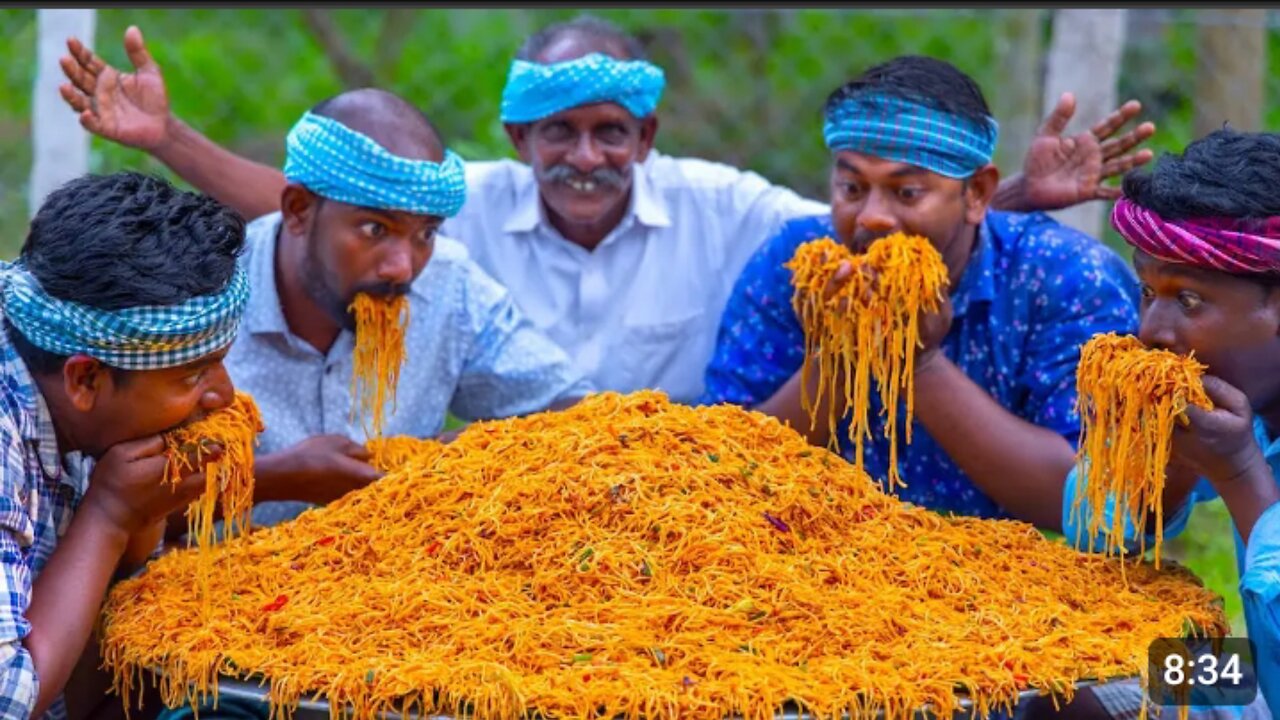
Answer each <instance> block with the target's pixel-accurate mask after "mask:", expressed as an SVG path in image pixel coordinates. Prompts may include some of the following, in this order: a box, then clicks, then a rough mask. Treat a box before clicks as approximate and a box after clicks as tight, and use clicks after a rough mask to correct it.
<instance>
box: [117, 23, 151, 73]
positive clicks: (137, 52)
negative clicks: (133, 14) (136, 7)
mask: <svg viewBox="0 0 1280 720" xmlns="http://www.w3.org/2000/svg"><path fill="white" fill-rule="evenodd" d="M124 51H125V54H126V55H128V56H129V62H131V63H133V67H134V68H135V69H137V70H158V69H159V66H158V65H156V61H155V60H154V59H152V57H151V53H149V52H147V45H146V43H144V42H143V41H142V31H141V30H139V29H138V26H137V25H130V26H129V29H128V30H125V31H124Z"/></svg>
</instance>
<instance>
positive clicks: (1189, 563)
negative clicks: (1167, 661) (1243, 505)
mask: <svg viewBox="0 0 1280 720" xmlns="http://www.w3.org/2000/svg"><path fill="white" fill-rule="evenodd" d="M1166 554H1167V555H1168V557H1170V558H1172V559H1174V560H1177V561H1179V562H1181V563H1182V564H1183V565H1185V566H1186V567H1187V568H1189V569H1190V570H1191V571H1192V572H1194V573H1195V574H1196V575H1198V576H1200V579H1201V580H1203V581H1204V584H1205V586H1206V587H1208V588H1209V589H1211V590H1213V591H1214V592H1216V593H1218V594H1219V595H1221V596H1222V598H1223V600H1224V601H1225V603H1226V605H1225V608H1224V610H1225V612H1226V614H1227V619H1228V620H1230V622H1231V627H1232V632H1233V634H1235V635H1239V636H1244V635H1245V634H1246V631H1245V624H1244V610H1243V607H1242V605H1241V602H1240V591H1239V582H1240V575H1239V573H1238V572H1237V571H1236V546H1235V534H1234V531H1233V529H1232V524H1231V515H1230V514H1229V513H1228V512H1227V507H1226V505H1224V504H1223V503H1222V501H1221V500H1215V501H1213V502H1211V503H1202V504H1200V505H1198V506H1197V507H1196V509H1195V510H1194V511H1193V512H1192V514H1191V520H1190V521H1189V522H1188V523H1187V529H1186V531H1184V532H1183V533H1182V535H1180V536H1179V537H1177V538H1175V539H1173V540H1171V541H1170V542H1169V543H1168V548H1167V550H1166Z"/></svg>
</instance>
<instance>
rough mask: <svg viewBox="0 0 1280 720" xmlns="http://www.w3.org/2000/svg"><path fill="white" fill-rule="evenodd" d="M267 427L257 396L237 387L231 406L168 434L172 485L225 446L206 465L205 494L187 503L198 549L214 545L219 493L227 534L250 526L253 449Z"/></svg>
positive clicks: (168, 469)
mask: <svg viewBox="0 0 1280 720" xmlns="http://www.w3.org/2000/svg"><path fill="white" fill-rule="evenodd" d="M263 429H264V426H263V424H262V415H261V414H260V413H259V412H258V405H257V404H256V403H254V401H253V397H252V396H250V395H249V394H248V393H245V392H239V391H237V392H236V395H235V399H234V400H232V402H231V404H230V405H228V406H227V407H225V408H223V409H221V410H218V411H217V412H213V413H210V414H209V415H208V416H207V417H205V418H203V419H202V420H199V421H198V422H194V423H191V424H190V425H185V426H183V427H180V428H178V429H176V430H174V431H172V432H170V433H166V435H165V452H166V453H167V454H168V465H167V466H166V467H165V475H166V477H167V479H168V481H169V482H170V483H171V484H173V485H177V484H178V483H179V482H181V481H182V476H183V475H185V474H187V473H190V472H191V471H192V470H193V469H195V468H196V467H198V466H199V465H201V464H203V459H204V457H205V450H206V448H207V447H208V446H209V445H210V444H216V445H218V446H220V447H221V448H222V457H220V458H219V459H218V460H216V461H214V462H211V463H208V464H207V465H205V490H204V493H203V494H202V495H201V496H200V497H199V498H197V499H196V500H195V501H193V502H192V503H191V504H190V505H189V506H187V530H188V533H189V534H190V535H191V536H192V537H194V538H195V539H196V544H197V545H198V546H199V547H208V546H210V545H212V544H213V541H214V514H215V510H216V506H217V504H218V498H219V497H221V499H222V517H223V523H224V525H225V526H226V528H227V533H228V534H234V533H236V532H242V531H245V530H248V528H249V516H250V514H251V512H252V510H253V448H254V446H255V445H257V444H258V433H260V432H262V431H263Z"/></svg>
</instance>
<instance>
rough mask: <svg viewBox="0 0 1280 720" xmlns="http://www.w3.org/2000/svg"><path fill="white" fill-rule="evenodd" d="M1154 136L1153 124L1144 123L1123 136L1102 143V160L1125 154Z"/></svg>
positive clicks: (1154, 126)
mask: <svg viewBox="0 0 1280 720" xmlns="http://www.w3.org/2000/svg"><path fill="white" fill-rule="evenodd" d="M1155 134H1156V125H1155V123H1150V122H1144V123H1142V124H1141V125H1139V126H1138V127H1136V128H1134V129H1132V130H1130V131H1129V132H1127V133H1125V134H1124V135H1121V136H1120V137H1118V138H1111V139H1110V140H1107V141H1106V142H1104V143H1102V158H1103V159H1104V160H1108V159H1111V158H1113V157H1115V156H1117V155H1120V154H1121V153H1127V152H1129V151H1130V150H1132V149H1133V148H1135V147H1137V146H1138V144H1140V143H1142V142H1143V141H1144V140H1146V139H1148V138H1150V137H1151V136H1152V135H1155Z"/></svg>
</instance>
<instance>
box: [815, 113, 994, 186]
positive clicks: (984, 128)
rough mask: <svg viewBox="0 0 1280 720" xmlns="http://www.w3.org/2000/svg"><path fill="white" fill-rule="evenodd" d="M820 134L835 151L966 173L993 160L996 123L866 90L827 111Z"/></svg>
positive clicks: (956, 175) (954, 174)
mask: <svg viewBox="0 0 1280 720" xmlns="http://www.w3.org/2000/svg"><path fill="white" fill-rule="evenodd" d="M824 120H825V122H824V123H823V127H822V133H823V136H824V138H825V140H826V142H827V147H828V148H830V149H831V150H833V151H838V150H849V151H852V152H856V153H861V154H863V155H872V156H875V157H878V158H884V159H885V160H892V161H894V162H901V163H907V164H909V165H915V166H917V167H922V168H924V169H925V170H928V171H930V172H934V173H937V174H939V175H944V176H946V177H949V178H967V177H970V176H971V175H973V174H974V173H975V172H977V171H978V169H979V168H981V167H982V166H984V165H986V164H987V163H990V162H991V157H992V155H993V154H994V153H995V149H996V138H997V137H998V136H999V134H1000V126H999V124H998V123H997V122H996V121H995V119H994V118H990V117H989V118H987V119H986V122H985V123H982V124H979V123H975V122H974V121H972V120H970V119H968V118H965V117H961V116H959V115H955V114H952V113H949V112H944V111H942V110H937V109H934V108H931V107H928V106H926V105H922V104H920V103H917V102H912V101H911V100H906V99H904V98H900V97H895V96H891V95H880V94H867V95H858V96H854V97H850V98H846V99H844V100H843V101H841V102H840V103H838V104H836V105H835V106H834V107H832V108H830V109H828V110H827V112H826V116H825V118H824Z"/></svg>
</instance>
